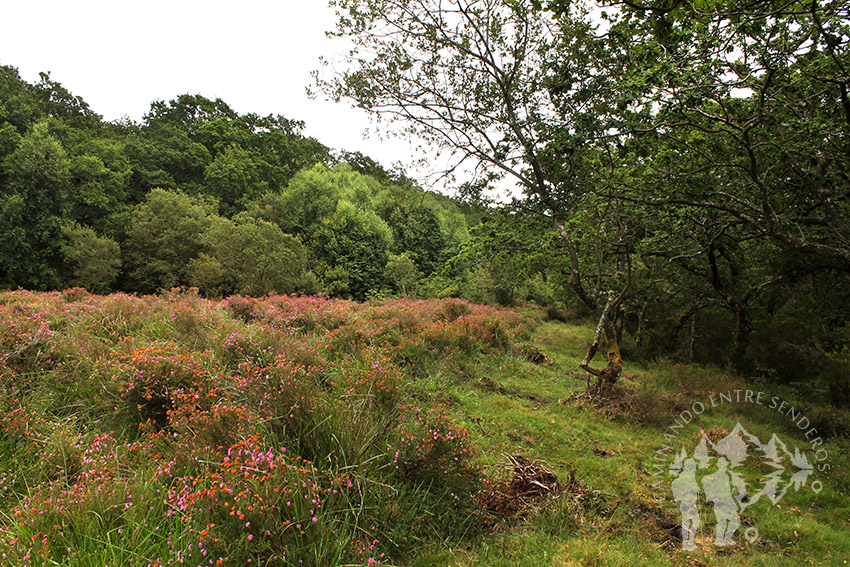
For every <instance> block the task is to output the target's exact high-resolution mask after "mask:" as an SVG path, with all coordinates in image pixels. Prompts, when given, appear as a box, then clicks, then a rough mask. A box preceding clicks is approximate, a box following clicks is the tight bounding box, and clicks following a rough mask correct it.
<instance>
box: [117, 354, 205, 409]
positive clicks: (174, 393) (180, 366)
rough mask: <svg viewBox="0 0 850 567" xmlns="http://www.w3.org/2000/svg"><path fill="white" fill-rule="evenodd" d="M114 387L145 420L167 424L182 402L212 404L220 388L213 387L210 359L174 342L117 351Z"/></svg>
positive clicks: (198, 404)
mask: <svg viewBox="0 0 850 567" xmlns="http://www.w3.org/2000/svg"><path fill="white" fill-rule="evenodd" d="M109 362H110V365H109V368H111V370H112V372H113V374H112V376H111V377H110V379H111V386H112V388H114V389H115V390H116V391H117V393H118V395H119V396H120V397H121V398H122V399H124V400H126V401H127V402H129V403H130V405H131V407H132V406H135V408H136V409H137V411H138V412H139V416H140V418H141V419H142V420H145V419H153V420H154V421H156V422H158V423H160V424H161V425H165V423H164V422H165V419H166V418H167V414H168V412H169V411H170V410H172V409H174V408H175V407H177V405H178V403H179V402H183V403H186V401H189V402H190V403H192V404H193V405H197V406H201V405H202V404H206V405H209V400H211V399H213V400H214V399H215V398H216V391H217V388H216V387H215V386H213V385H212V384H211V375H210V369H209V368H208V366H209V365H210V361H209V357H208V356H207V355H205V354H203V353H192V354H190V353H186V352H182V349H181V348H180V346H179V345H177V344H175V343H171V342H167V343H150V344H142V345H139V346H133V347H131V348H130V349H129V350H127V351H118V352H117V353H116V355H115V357H114V358H113V360H111V361H109Z"/></svg>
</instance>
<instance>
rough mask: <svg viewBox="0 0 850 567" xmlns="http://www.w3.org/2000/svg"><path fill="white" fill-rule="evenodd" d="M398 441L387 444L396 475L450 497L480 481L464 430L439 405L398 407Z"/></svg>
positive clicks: (467, 490) (462, 492) (469, 492)
mask: <svg viewBox="0 0 850 567" xmlns="http://www.w3.org/2000/svg"><path fill="white" fill-rule="evenodd" d="M400 411H401V413H400V416H399V424H398V427H397V429H396V432H397V434H398V440H397V441H396V443H395V444H394V445H390V446H389V447H388V451H389V452H390V453H391V454H392V456H393V463H394V464H395V467H396V470H397V471H398V475H399V477H400V478H401V479H402V480H403V481H405V482H409V483H413V484H415V485H419V484H422V485H425V486H427V487H429V488H431V489H433V490H437V491H441V492H444V493H445V492H449V490H451V491H452V495H453V496H460V495H464V496H468V495H471V493H472V491H473V490H474V489H476V488H477V486H478V483H479V482H480V467H479V465H478V464H477V462H476V453H475V450H474V449H473V448H472V447H471V446H470V444H469V439H468V435H467V432H466V430H465V429H460V428H458V427H455V426H454V424H452V421H451V418H450V417H449V416H448V414H447V413H445V411H443V410H442V409H440V408H433V409H427V410H425V409H422V408H420V407H418V406H415V405H408V406H401V408H400Z"/></svg>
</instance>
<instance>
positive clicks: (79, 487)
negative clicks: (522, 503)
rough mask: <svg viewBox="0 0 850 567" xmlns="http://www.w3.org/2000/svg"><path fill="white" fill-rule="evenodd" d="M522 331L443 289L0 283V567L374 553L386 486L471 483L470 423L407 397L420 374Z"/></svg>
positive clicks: (428, 502) (509, 318)
mask: <svg viewBox="0 0 850 567" xmlns="http://www.w3.org/2000/svg"><path fill="white" fill-rule="evenodd" d="M524 325H525V322H524V320H523V319H521V318H520V317H518V316H517V315H516V314H514V313H513V312H511V311H506V310H498V309H494V308H491V307H482V306H477V305H472V304H468V303H465V302H461V301H455V300H451V301H411V300H398V301H391V302H387V303H384V304H377V305H362V304H357V303H353V302H349V301H341V300H331V299H327V298H322V297H294V296H272V297H269V298H265V299H254V298H246V297H231V298H228V299H226V300H224V301H209V300H205V299H202V298H200V297H198V296H197V294H195V293H193V292H192V290H189V291H184V290H172V291H171V292H169V293H166V294H164V295H162V296H158V297H157V296H147V297H142V298H139V297H133V296H129V295H124V294H114V295H110V296H106V297H102V296H95V295H90V294H88V293H86V292H85V291H84V290H80V289H72V290H67V291H65V292H53V293H33V292H26V291H14V292H4V293H0V388H2V390H0V449H2V451H0V502H2V503H3V506H4V509H3V510H2V512H3V513H2V514H0V565H6V564H8V565H15V566H22V567H23V566H27V567H32V566H36V565H39V566H40V565H55V564H59V565H62V564H67V565H72V564H73V565H76V564H91V565H109V566H110V567H117V566H118V565H130V566H133V565H148V563H150V564H151V565H153V564H159V565H180V564H186V565H189V564H191V565H193V566H194V565H216V564H224V563H227V564H231V565H239V566H242V565H246V564H249V563H248V562H249V560H250V561H251V564H253V563H255V562H256V563H259V564H280V565H316V566H319V565H333V564H346V563H349V564H374V563H377V562H380V561H383V559H382V554H381V553H380V552H379V548H382V544H381V541H384V540H385V539H384V538H383V534H384V533H385V532H381V531H379V530H382V529H395V527H393V526H389V525H388V524H387V521H386V518H388V517H391V516H392V514H389V513H388V508H387V506H390V504H388V502H387V501H388V500H390V499H391V498H392V497H393V496H392V495H393V494H398V493H399V492H404V493H405V494H410V493H416V494H421V497H419V498H416V499H414V500H416V501H421V502H422V503H423V504H422V505H423V506H426V507H427V506H438V505H439V502H441V501H444V500H446V498H442V496H446V497H449V498H448V499H449V500H450V501H453V500H452V498H451V495H452V494H453V495H454V498H459V497H462V496H464V495H468V494H471V493H472V491H474V489H475V487H476V486H477V483H478V479H479V469H478V466H477V464H476V456H475V452H474V450H473V448H472V447H471V446H470V444H469V441H468V438H467V435H466V432H465V431H464V430H462V429H459V428H457V427H455V426H454V425H453V424H452V422H451V420H450V418H449V416H448V414H447V413H446V412H444V411H442V410H439V409H432V408H428V407H425V404H424V403H423V402H420V405H411V404H409V403H408V402H406V400H408V399H409V398H410V396H411V392H412V391H413V390H412V388H411V386H410V384H411V383H412V382H413V379H412V376H413V374H414V372H415V373H417V374H422V373H424V372H426V371H427V369H428V368H429V367H431V366H429V365H435V364H440V363H441V361H443V360H444V358H445V357H446V356H447V355H451V354H452V353H489V352H492V351H494V350H499V349H504V348H505V347H506V346H508V344H509V343H510V342H511V341H512V340H513V339H514V338H515V336H516V335H517V334H520V333H522V332H523V327H524ZM420 406H422V407H420ZM375 487H382V489H385V490H386V494H385V495H384V496H382V497H377V496H374V497H372V496H369V495H368V492H369V491H371V490H375ZM417 491H419V492H417ZM434 495H438V496H440V497H438V498H434ZM364 498H365V499H369V498H372V500H371V501H370V503H369V504H368V505H364ZM396 505H398V504H396ZM434 509H435V510H436V508H434ZM441 509H442V508H441ZM393 517H394V516H393ZM406 521H408V522H409V526H408V527H407V528H405V529H408V530H411V531H412V532H414V533H415V532H416V530H422V531H421V532H419V533H423V534H424V533H426V532H425V530H424V526H420V525H419V524H420V523H421V522H419V520H418V519H416V518H413V517H412V515H411V517H410V518H409V519H408V520H406ZM355 526H356V527H355ZM381 526H383V527H381ZM373 532H374V533H373ZM417 537H418V536H417ZM379 540H381V541H379ZM141 558H144V561H142V559H141Z"/></svg>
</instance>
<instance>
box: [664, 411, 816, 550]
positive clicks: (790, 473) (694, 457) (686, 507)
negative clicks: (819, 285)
mask: <svg viewBox="0 0 850 567" xmlns="http://www.w3.org/2000/svg"><path fill="white" fill-rule="evenodd" d="M754 462H758V463H759V466H758V467H757V468H754V467H753V466H752V464H753V463H754ZM754 470H757V471H759V472H753V471H754ZM813 472H814V466H813V465H812V464H811V463H810V462H809V459H808V458H807V457H806V455H805V454H803V453H802V452H801V451H800V450H799V449H798V448H796V447H795V448H794V451H793V452H791V451H789V450H788V447H787V446H786V445H785V443H783V442H782V440H781V439H780V438H779V437H777V436H776V434H774V435H773V436H772V437H771V438H770V439H769V440H768V441H767V443H762V441H761V440H760V439H759V438H758V437H756V436H755V435H752V434H750V433H749V432H747V430H746V429H744V427H743V426H742V425H741V423H740V422H738V424H737V425H735V428H734V429H733V430H732V432H731V433H729V434H728V435H727V436H726V437H724V438H723V439H721V440H720V441H718V442H717V443H714V442H712V441H711V439H709V438H708V436H707V435H705V434H704V433H703V435H702V437H701V439H700V441H699V444H698V445H697V446H696V448H695V449H694V450H693V453H692V454H689V453H688V452H687V451H686V450H685V448H684V447H682V448H681V451H680V452H679V453H678V454H676V456H675V457H674V459H673V463H672V464H671V465H670V474H671V475H672V477H673V481H672V483H671V488H672V490H673V498H674V499H675V500H676V502H677V503H678V504H679V510H680V512H681V518H682V548H683V549H686V550H693V549H696V544H695V543H694V537H695V535H696V533H697V531H698V530H699V527H700V525H701V524H702V518H701V516H700V511H699V507H698V502H699V497H700V492H702V494H703V495H704V497H705V501H706V502H707V503H709V504H711V505H713V508H714V516H715V519H716V528H715V537H714V542H715V544H716V545H718V546H730V545H734V544H735V538H734V536H735V533H736V532H737V531H738V529H739V528H740V527H741V514H742V513H743V512H744V511H745V510H746V509H747V508H749V507H750V506H752V505H753V504H755V503H756V502H758V501H759V500H761V499H762V498H765V499H767V500H769V501H770V503H771V504H772V505H775V504H777V503H778V502H779V501H780V500H782V498H784V497H785V495H786V494H787V492H788V490H789V489H790V488H793V489H794V490H795V491H799V490H801V489H802V488H803V487H805V486H806V484H807V482H808V481H809V477H810V476H811V475H812V473H813ZM822 488H823V485H822V483H821V482H820V481H819V480H815V481H813V482H812V483H811V485H810V489H811V490H812V491H813V492H815V493H819V492H820V491H821V489H822ZM744 538H745V539H747V540H748V541H750V542H753V541H755V540H756V539H757V538H758V530H757V529H756V528H754V527H748V528H746V530H745V531H744Z"/></svg>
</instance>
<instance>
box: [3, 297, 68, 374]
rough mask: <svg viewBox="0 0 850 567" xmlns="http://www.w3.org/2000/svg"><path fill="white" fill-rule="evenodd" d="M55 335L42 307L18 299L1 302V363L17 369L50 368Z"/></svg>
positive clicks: (53, 352) (53, 358) (27, 370)
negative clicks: (38, 307) (19, 301)
mask: <svg viewBox="0 0 850 567" xmlns="http://www.w3.org/2000/svg"><path fill="white" fill-rule="evenodd" d="M55 335H56V331H54V330H52V329H51V328H50V323H49V319H48V317H46V314H45V312H44V311H41V310H37V309H35V308H34V307H32V306H29V305H26V304H22V303H17V302H15V303H7V304H4V305H0V365H2V366H4V367H6V368H8V369H10V370H13V371H14V372H16V373H20V372H33V371H38V370H44V369H46V368H50V366H51V365H52V364H53V362H54V361H55V359H56V353H55V351H54V348H53V347H54V345H53V339H54V336H55Z"/></svg>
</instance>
